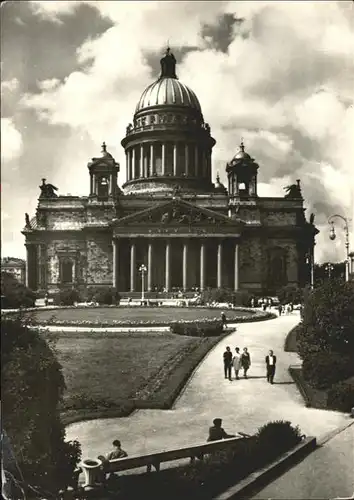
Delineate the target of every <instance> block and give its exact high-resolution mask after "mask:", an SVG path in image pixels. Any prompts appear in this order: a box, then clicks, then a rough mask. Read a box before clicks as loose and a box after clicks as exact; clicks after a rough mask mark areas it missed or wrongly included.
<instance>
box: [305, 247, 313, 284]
mask: <svg viewBox="0 0 354 500" xmlns="http://www.w3.org/2000/svg"><path fill="white" fill-rule="evenodd" d="M306 264H307V265H309V266H310V287H311V290H313V286H314V282H315V279H314V265H313V258H312V255H311V254H309V253H307V254H306Z"/></svg>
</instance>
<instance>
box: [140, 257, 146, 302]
mask: <svg viewBox="0 0 354 500" xmlns="http://www.w3.org/2000/svg"><path fill="white" fill-rule="evenodd" d="M139 272H140V273H141V301H142V302H143V301H144V293H145V273H146V272H147V267H146V266H145V265H144V264H141V266H140V267H139Z"/></svg>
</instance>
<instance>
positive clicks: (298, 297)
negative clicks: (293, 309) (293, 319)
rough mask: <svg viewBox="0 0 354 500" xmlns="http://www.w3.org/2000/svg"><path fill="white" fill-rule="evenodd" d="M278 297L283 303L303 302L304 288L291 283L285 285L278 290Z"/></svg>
mask: <svg viewBox="0 0 354 500" xmlns="http://www.w3.org/2000/svg"><path fill="white" fill-rule="evenodd" d="M277 297H278V299H279V302H280V303H281V304H290V303H292V304H301V303H302V300H303V290H302V288H299V287H298V286H297V285H292V284H291V283H290V284H288V285H285V286H283V287H282V288H280V290H278V291H277Z"/></svg>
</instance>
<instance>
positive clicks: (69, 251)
mask: <svg viewBox="0 0 354 500" xmlns="http://www.w3.org/2000/svg"><path fill="white" fill-rule="evenodd" d="M46 257H47V258H46V273H47V279H46V281H47V283H48V284H49V285H59V284H60V260H61V259H62V258H69V259H71V260H72V261H73V262H75V279H76V280H77V282H78V283H82V282H84V281H85V275H86V272H85V271H86V242H85V240H83V239H82V240H80V239H76V238H70V237H69V238H68V237H63V238H62V239H59V238H56V239H53V240H50V241H49V242H47V244H46Z"/></svg>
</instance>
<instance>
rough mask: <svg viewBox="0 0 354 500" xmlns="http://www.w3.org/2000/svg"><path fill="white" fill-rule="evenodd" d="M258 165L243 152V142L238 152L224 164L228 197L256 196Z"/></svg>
mask: <svg viewBox="0 0 354 500" xmlns="http://www.w3.org/2000/svg"><path fill="white" fill-rule="evenodd" d="M258 168H259V165H258V164H257V163H256V162H255V161H254V159H253V158H251V156H250V155H249V154H248V153H246V152H245V146H244V144H243V142H241V144H240V149H239V151H238V153H236V155H235V156H234V157H233V158H232V160H231V161H230V162H229V163H228V164H227V165H226V172H227V177H228V192H229V197H230V198H239V199H245V198H255V197H257V171H258Z"/></svg>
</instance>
